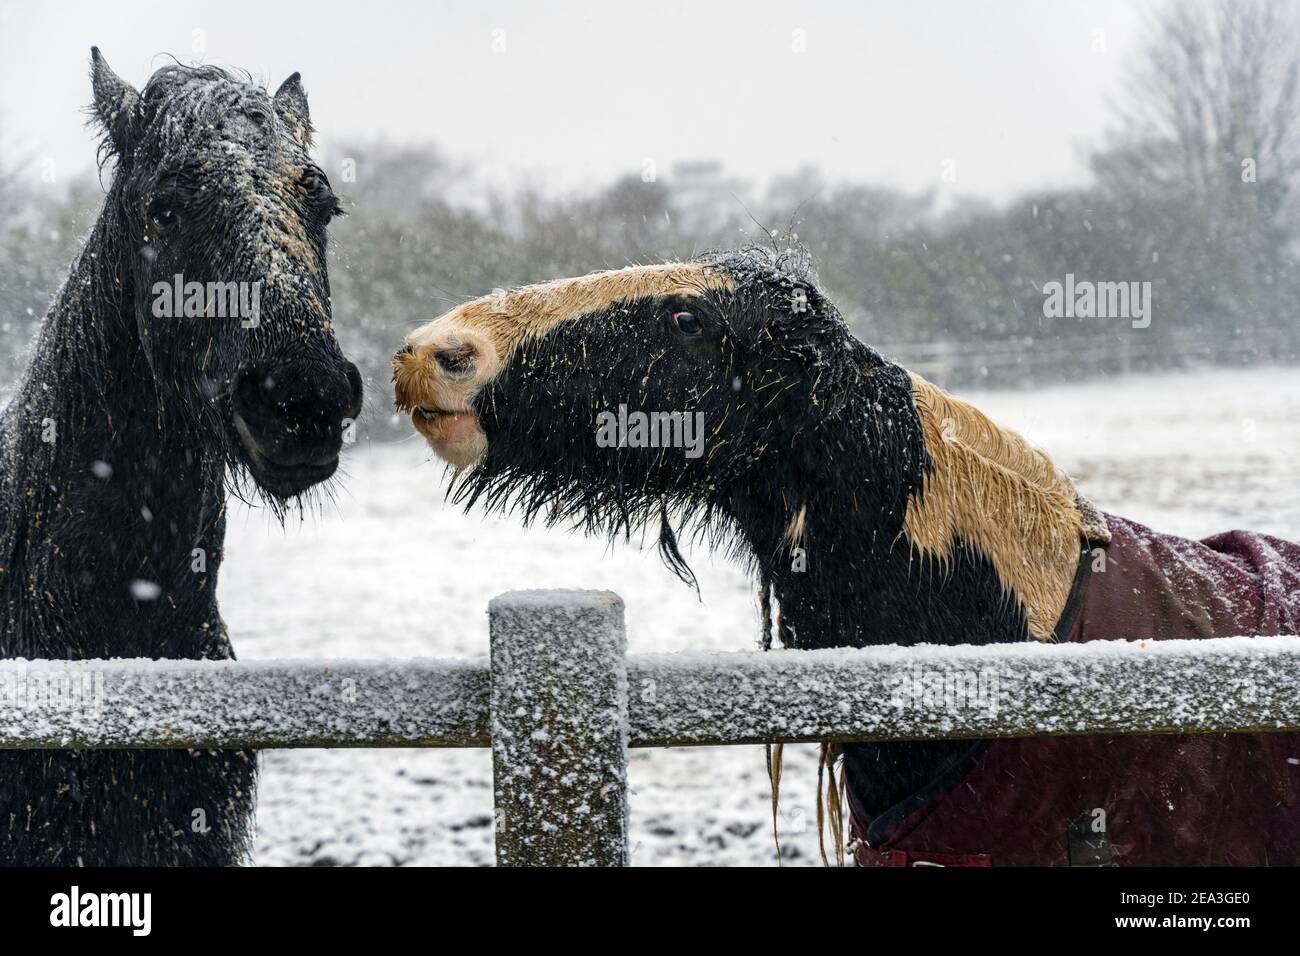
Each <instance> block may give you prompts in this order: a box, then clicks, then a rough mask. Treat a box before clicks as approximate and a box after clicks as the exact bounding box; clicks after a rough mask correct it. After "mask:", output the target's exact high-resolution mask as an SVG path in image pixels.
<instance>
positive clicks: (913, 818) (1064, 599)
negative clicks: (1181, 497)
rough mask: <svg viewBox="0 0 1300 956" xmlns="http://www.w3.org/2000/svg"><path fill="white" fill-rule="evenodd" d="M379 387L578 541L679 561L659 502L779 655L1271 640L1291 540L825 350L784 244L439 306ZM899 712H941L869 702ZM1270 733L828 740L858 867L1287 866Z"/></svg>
mask: <svg viewBox="0 0 1300 956" xmlns="http://www.w3.org/2000/svg"><path fill="white" fill-rule="evenodd" d="M394 376H395V379H396V383H397V400H398V405H399V407H400V408H402V409H405V410H408V411H410V412H411V414H412V421H413V424H414V425H415V427H416V429H417V430H419V431H420V432H421V433H422V434H423V435H424V436H425V437H426V438H427V439H428V440H429V442H430V444H431V445H432V447H433V448H434V450H435V451H436V452H437V453H438V454H439V455H440V456H442V457H443V458H444V459H446V460H447V461H448V462H450V463H451V464H452V465H454V466H456V467H457V468H458V469H460V470H461V472H462V477H461V479H460V481H459V483H458V484H457V485H456V486H455V487H457V488H458V489H459V491H458V494H459V496H460V498H461V499H462V500H464V501H466V502H467V503H473V502H474V501H480V502H483V503H485V504H486V505H487V506H488V507H490V508H491V507H501V508H505V507H509V506H518V508H519V510H521V511H522V513H523V514H524V516H525V518H528V519H530V518H533V517H535V516H536V517H541V518H543V519H547V520H550V521H553V522H562V523H576V524H578V525H580V526H583V527H585V528H586V529H587V530H589V531H592V532H595V533H600V534H619V533H625V532H628V531H632V530H635V529H637V528H639V527H641V526H643V525H645V524H647V523H650V522H654V521H656V520H658V521H659V522H660V546H661V550H662V551H663V553H664V555H665V558H666V560H667V561H668V563H669V565H670V566H671V567H673V568H674V569H675V570H677V571H678V572H679V573H681V574H683V575H684V576H687V577H689V569H687V568H686V567H685V564H684V562H683V561H682V557H681V554H680V552H679V550H678V547H677V541H676V535H675V533H674V530H673V528H672V526H671V524H670V523H669V517H670V516H673V515H681V516H683V517H684V518H685V519H686V520H687V521H690V522H693V523H694V527H695V529H696V530H697V531H698V532H699V533H702V534H705V535H708V536H710V537H711V538H712V540H713V542H714V543H715V544H718V545H724V546H730V547H731V548H732V549H733V550H734V551H735V552H736V553H737V554H738V555H739V556H741V557H742V558H743V559H744V560H746V561H747V562H748V563H749V564H750V565H751V566H752V567H753V568H754V569H755V570H756V571H757V573H758V577H759V580H760V582H761V590H762V592H763V594H764V596H765V598H764V601H763V607H764V612H765V618H766V623H767V624H768V627H767V628H765V632H766V633H767V635H768V636H767V637H765V640H770V635H771V633H772V632H773V631H775V632H776V633H777V634H779V635H780V639H781V641H782V643H784V644H785V645H786V646H790V647H799V648H811V647H827V646H858V647H861V646H866V645H873V644H891V643H896V644H917V643H931V644H959V643H961V644H986V643H991V642H1007V641H1024V640H1040V641H1052V640H1056V641H1062V642H1066V641H1082V640H1090V639H1094V638H1119V637H1126V636H1133V637H1142V638H1168V637H1175V638H1195V637H1215V636H1227V635H1241V634H1246V635H1252V634H1254V635H1258V634H1296V633H1300V545H1295V544H1291V543H1289V542H1285V541H1279V540H1277V539H1272V538H1268V537H1267V536H1265V535H1256V534H1251V533H1248V532H1231V533H1228V534H1224V535H1218V536H1216V537H1214V538H1211V539H1206V540H1205V541H1203V542H1198V541H1187V540H1183V539H1180V538H1175V537H1173V536H1170V535H1162V534H1158V533H1157V532H1154V531H1151V530H1150V529H1146V528H1143V527H1141V526H1140V525H1137V524H1135V523H1134V522H1131V521H1127V520H1126V519H1123V518H1120V517H1118V516H1114V515H1103V514H1101V513H1100V512H1098V511H1097V510H1096V509H1094V508H1093V507H1092V506H1091V505H1089V504H1088V503H1087V502H1086V501H1085V500H1084V499H1082V498H1080V497H1079V496H1078V495H1077V494H1076V493H1075V489H1074V486H1073V484H1072V482H1071V481H1070V478H1069V477H1068V475H1066V474H1065V473H1064V472H1062V471H1061V470H1060V469H1058V468H1057V467H1056V466H1055V464H1054V463H1053V462H1052V461H1051V459H1050V458H1049V457H1048V456H1047V455H1046V454H1045V453H1043V452H1042V451H1040V450H1038V449H1036V448H1034V447H1032V446H1031V445H1029V444H1028V443H1027V442H1026V441H1024V440H1023V439H1022V438H1021V437H1020V436H1018V435H1016V434H1015V433H1014V432H1012V431H1010V430H1008V429H1004V428H1001V427H999V426H997V425H996V424H994V423H993V422H991V421H990V420H989V419H987V418H986V417H985V416H984V415H982V414H981V413H980V412H979V411H978V410H977V409H975V408H974V407H972V406H971V405H969V404H967V403H965V402H962V401H960V400H958V399H955V398H952V397H951V396H948V395H946V394H944V393H943V392H942V391H940V390H939V389H938V388H935V387H934V386H933V385H931V384H930V383H929V382H926V381H925V380H924V379H922V378H920V377H919V376H916V375H912V374H909V373H908V372H907V371H906V370H905V369H903V368H901V367H899V366H898V365H896V364H894V363H892V362H890V361H888V360H887V359H886V358H884V357H883V356H881V355H880V354H879V353H878V352H876V351H874V350H873V349H871V348H870V347H868V346H867V345H865V344H863V343H862V342H860V341H858V340H857V339H856V338H854V336H853V335H852V334H851V333H850V331H849V328H848V325H847V323H845V322H844V320H843V319H842V318H841V316H840V314H839V312H838V311H837V310H836V308H835V306H834V304H833V303H832V302H831V301H830V300H829V299H828V298H827V297H826V296H825V295H824V293H823V292H822V290H821V289H820V288H819V286H818V283H817V281H816V278H815V275H814V273H813V271H812V268H811V265H810V263H809V262H808V260H807V257H806V255H805V254H804V253H803V252H802V251H800V250H792V251H789V252H784V253H780V254H778V253H775V252H770V251H767V250H764V249H748V250H741V251H737V252H730V253H719V254H714V255H708V256H704V257H702V258H700V259H699V260H696V261H692V262H684V263H672V264H668V265H659V266H638V267H633V268H629V269H622V270H618V271H614V272H604V273H596V274H593V275H589V276H582V277H578V278H573V279H562V280H559V281H556V282H551V283H547V284H544V285H537V286H528V287H525V288H521V289H517V290H514V291H512V292H508V293H501V294H498V295H494V296H490V297H488V298H484V299H478V300H475V301H472V302H467V303H465V304H463V305H461V306H460V307H458V308H456V309H454V310H452V311H451V312H449V313H447V314H446V315H444V316H442V317H440V318H438V319H436V320H434V321H433V322H431V323H430V324H428V325H426V326H425V327H423V328H421V329H419V330H417V331H415V332H414V333H412V334H411V335H410V336H409V337H408V338H407V345H406V348H405V349H403V350H402V351H401V352H399V353H398V355H397V357H396V359H395V364H394ZM769 596H770V597H774V598H775V599H776V601H775V603H776V605H777V608H778V611H777V613H775V614H772V613H771V612H770V610H769V609H770V607H771V602H770V601H769V600H768V599H767V598H768V597H769ZM940 697H941V698H943V697H944V695H942V694H941V695H940ZM904 705H906V706H917V707H933V706H941V707H949V704H948V702H947V699H946V698H944V699H943V700H939V701H935V700H934V699H932V698H931V699H927V698H926V697H925V696H924V695H920V696H914V695H903V694H901V693H900V695H899V699H898V701H897V702H893V701H882V702H881V706H882V707H889V706H904ZM952 706H979V702H977V701H967V702H965V703H954V704H953V705H952ZM945 712H946V711H945ZM1298 745H1300V735H1297V734H1238V735H1226V736H1224V735H1220V736H1205V737H1179V736H1176V735H1171V736H1161V737H1122V738H1095V737H1074V738H1054V739H1051V740H1038V739H1031V740H1007V741H996V742H988V741H976V742H971V741H925V742H903V743H894V742H883V743H860V744H851V745H846V746H845V747H844V748H843V749H842V751H841V752H842V754H843V757H844V766H845V769H846V776H847V781H848V797H849V802H850V809H851V811H852V816H853V819H854V827H855V832H856V834H857V836H858V844H857V853H858V859H859V861H860V862H862V863H864V864H870V865H880V864H885V865H891V864H897V863H900V862H902V863H906V862H909V861H911V862H917V861H920V862H943V863H945V864H947V863H961V862H966V863H971V864H987V863H988V862H989V861H992V862H995V863H999V864H1001V863H1035V864H1054V863H1061V864H1064V863H1067V862H1087V861H1094V862H1095V861H1099V860H1103V859H1109V860H1113V861H1114V862H1118V863H1130V864H1196V863H1201V864H1206V863H1264V862H1274V863H1279V862H1285V863H1290V864H1294V863H1296V862H1297V861H1300V822H1298V821H1300V816H1298V815H1297V813H1296V809H1297V807H1300V769H1297V765H1296V764H1295V763H1294V754H1295V753H1296V747H1297V746H1298ZM1098 810H1100V811H1103V813H1102V814H1101V815H1100V816H1098V815H1097V814H1096V811H1098ZM1103 818H1104V819H1105V820H1106V821H1107V827H1108V829H1107V830H1106V831H1105V837H1104V842H1105V847H1104V852H1103V848H1102V847H1101V846H1100V844H1101V843H1102V842H1103V840H1102V839H1101V838H1099V837H1097V831H1095V830H1094V829H1092V827H1093V826H1094V825H1095V823H1096V820H1098V819H1103ZM1080 819H1083V820H1085V821H1086V822H1087V824H1088V825H1087V826H1085V827H1082V828H1081V827H1080V826H1078V825H1076V824H1078V822H1079V820H1080Z"/></svg>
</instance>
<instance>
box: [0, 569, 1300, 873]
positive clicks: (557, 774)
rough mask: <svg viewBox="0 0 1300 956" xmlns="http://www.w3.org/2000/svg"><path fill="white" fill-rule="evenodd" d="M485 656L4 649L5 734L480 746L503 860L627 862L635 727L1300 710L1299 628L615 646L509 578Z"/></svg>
mask: <svg viewBox="0 0 1300 956" xmlns="http://www.w3.org/2000/svg"><path fill="white" fill-rule="evenodd" d="M489 613H490V629H491V660H490V663H486V664H485V663H477V662H472V661H468V662H467V661H439V660H429V659H419V660H389V661H346V660H339V661H316V660H283V661H240V662H235V661H174V660H170V661H143V660H112V661H97V660H96V661H22V660H8V661H0V748H29V749H53V748H73V749H80V748H87V749H92V748H100V749H102V748H109V749H113V748H127V747H132V748H134V747H146V748H159V747H162V748H176V747H203V748H208V747H251V748H257V749H268V748H280V747H489V746H490V747H492V748H493V777H494V786H495V792H496V803H497V813H496V826H497V858H498V860H499V861H500V862H502V863H606V864H608V863H614V864H618V863H626V862H627V845H628V843H627V803H626V789H627V748H628V747H629V746H631V747H661V746H670V747H671V746H700V745H706V744H751V743H759V742H765V741H773V742H775V741H785V742H803V741H822V740H840V741H844V740H888V739H896V740H912V739H938V738H987V737H1031V736H1042V735H1052V734H1136V733H1216V732H1243V731H1249V732H1255V731H1275V730H1276V731H1280V730H1298V729H1300V640H1296V639H1295V638H1287V637H1259V638H1221V639H1217V640H1195V641H1159V642H1137V641H1106V642H1092V643H1088V644H1080V645H1037V644H1014V645H995V646H984V647H974V646H957V647H930V646H925V647H909V648H902V647H879V648H870V649H863V650H830V651H772V652H769V653H766V654H761V653H710V654H656V655H634V656H631V657H628V656H626V654H625V639H624V627H623V603H622V601H621V600H620V599H619V598H618V597H617V596H616V595H614V594H610V593H608V592H591V591H577V592H544V591H533V592H513V593H511V594H506V595H502V596H501V597H498V598H496V599H495V600H494V601H493V602H492V604H491V607H490V611H489Z"/></svg>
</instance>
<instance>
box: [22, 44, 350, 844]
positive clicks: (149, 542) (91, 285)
mask: <svg viewBox="0 0 1300 956" xmlns="http://www.w3.org/2000/svg"><path fill="white" fill-rule="evenodd" d="M91 60H92V65H91V80H92V84H93V89H94V118H95V121H96V122H97V123H98V124H99V125H100V127H101V128H102V131H103V139H102V145H101V161H110V162H112V163H113V164H114V171H113V176H112V185H111V186H110V187H109V189H108V191H107V195H106V197H105V201H104V206H103V209H102V211H101V212H100V215H99V217H98V220H97V221H96V223H95V225H94V228H93V229H92V231H91V233H90V235H89V237H88V238H87V240H86V242H85V246H84V248H83V250H82V252H81V254H80V256H79V257H78V259H77V261H76V263H75V265H74V266H73V269H72V273H71V275H70V276H69V277H68V279H67V281H66V282H65V283H64V285H63V288H62V289H61V290H60V291H59V293H58V295H57V296H56V298H55V300H54V302H53V305H52V306H51V308H50V310H49V312H48V313H47V315H46V317H45V320H44V323H43V325H42V327H41V329H40V332H39V335H38V339H37V341H36V343H35V346H34V353H33V356H32V359H31V362H30V366H29V368H28V370H27V373H26V376H25V380H24V383H23V385H22V387H21V390H20V391H19V392H18V393H17V394H16V395H15V397H14V398H13V400H12V402H11V403H10V405H9V406H8V408H7V409H5V411H4V415H3V418H2V419H0V657H6V658H15V657H26V658H61V659H81V658H100V657H145V658H188V659H198V658H206V659H224V658H231V657H233V656H234V655H233V652H232V650H231V646H230V642H229V639H228V637H227V634H226V629H225V627H224V625H223V623H222V620H221V616H220V614H219V613H218V610H217V603H216V586H217V571H218V568H219V566H220V563H221V558H222V543H223V538H224V534H225V508H226V496H227V492H228V491H229V490H231V488H232V487H233V489H234V490H235V491H236V492H237V493H243V494H246V493H253V494H260V496H261V497H262V498H263V499H264V500H265V501H266V502H267V503H268V504H269V505H270V506H271V507H272V508H273V509H275V511H276V512H277V513H278V514H280V515H283V514H284V513H285V510H286V509H287V507H289V506H290V504H291V503H293V502H294V501H296V500H300V496H301V495H302V494H303V493H304V492H306V491H307V490H308V489H309V488H311V487H312V486H313V485H315V484H317V483H318V482H321V481H323V480H325V479H327V478H329V477H330V476H331V475H332V474H333V473H334V470H335V468H336V467H337V464H338V457H339V452H340V450H341V447H342V444H343V439H344V434H345V431H346V429H347V428H348V427H349V425H350V424H351V422H352V421H353V420H354V419H355V417H356V416H357V414H358V413H359V411H360V406H361V391H362V388H361V379H360V376H359V374H358V372H357V369H356V367H355V366H354V365H352V364H351V363H350V362H348V361H346V360H345V359H344V357H343V355H342V353H341V352H340V350H339V347H338V344H337V342H336V340H335V337H334V332H333V330H332V328H331V315H330V289H329V277H328V275H327V272H326V261H325V246H326V226H327V224H328V223H329V221H330V219H331V218H333V217H334V216H335V215H338V214H339V213H340V208H339V203H338V200H337V199H336V197H335V195H334V193H333V192H332V191H331V189H330V184H329V181H328V180H327V179H326V177H325V175H324V173H322V172H321V170H320V169H319V168H318V167H317V166H316V165H315V164H314V163H313V162H312V160H311V158H310V157H309V150H310V147H311V133H312V128H311V122H310V118H309V115H308V110H307V100H306V96H305V95H304V93H303V89H302V86H301V85H300V82H299V77H298V75H297V74H294V75H293V76H291V77H290V78H289V79H288V80H286V81H285V83H284V84H283V85H282V86H281V87H280V89H279V90H278V92H276V94H275V96H274V97H271V96H269V95H268V94H267V93H266V91H265V90H263V89H262V88H261V87H259V86H256V85H254V84H252V83H251V82H248V81H247V80H246V79H244V78H241V77H238V76H236V75H234V74H232V73H229V72H227V71H224V70H221V69H218V68H215V67H211V66H196V67H188V66H181V65H173V66H167V67H165V68H163V69H160V70H158V71H157V72H156V73H155V74H154V75H153V77H152V78H151V79H150V80H149V82H148V84H147V85H146V86H145V88H144V89H143V91H137V90H135V89H134V88H132V87H131V86H130V85H129V84H127V83H125V82H124V81H123V80H121V79H120V78H118V77H117V76H116V75H115V74H114V73H113V72H112V70H110V69H109V67H108V65H107V64H106V63H105V62H104V59H103V58H102V57H101V56H100V54H99V51H98V50H92V51H91ZM249 476H251V483H250V482H249V480H248V478H249ZM255 778H256V760H255V754H253V753H251V752H243V751H236V752H215V751H203V752H198V751H140V752H136V751H116V752H114V751H91V752H24V751H13V750H6V751H0V863H5V864H54V865H78V864H83V865H88V866H90V865H110V864H229V863H236V862H239V861H240V860H242V859H245V858H246V857H247V854H248V849H249V842H250V835H251V823H252V812H253V790H254V784H255Z"/></svg>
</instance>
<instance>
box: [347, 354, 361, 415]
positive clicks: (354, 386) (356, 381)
mask: <svg viewBox="0 0 1300 956" xmlns="http://www.w3.org/2000/svg"><path fill="white" fill-rule="evenodd" d="M346 374H347V377H348V387H349V388H350V389H351V390H352V394H351V399H350V400H349V402H348V407H347V408H346V409H344V414H343V418H344V419H345V420H347V419H351V420H353V421H355V420H356V418H357V416H358V415H360V414H361V400H362V397H363V396H364V395H365V386H364V385H363V384H362V382H361V371H360V370H359V369H358V368H357V367H356V365H354V364H353V363H351V362H348V363H347V369H346Z"/></svg>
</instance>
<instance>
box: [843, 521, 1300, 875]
mask: <svg viewBox="0 0 1300 956" xmlns="http://www.w3.org/2000/svg"><path fill="white" fill-rule="evenodd" d="M1106 520H1107V524H1108V525H1109V527H1110V531H1111V541H1110V543H1109V544H1108V545H1106V546H1105V565H1104V570H1101V569H1100V568H1099V569H1098V571H1096V572H1092V573H1090V574H1089V576H1088V580H1087V582H1086V585H1084V586H1083V587H1082V588H1081V589H1079V590H1078V591H1077V592H1076V599H1074V600H1072V601H1071V602H1070V605H1069V606H1067V608H1066V610H1065V612H1064V614H1063V615H1062V621H1061V624H1060V626H1058V628H1057V634H1058V635H1059V634H1063V633H1068V638H1067V639H1068V640H1070V641H1091V640H1097V639H1115V638H1127V637H1132V638H1152V639H1157V640H1159V639H1169V638H1200V637H1229V636H1234V635H1268V634H1290V635H1294V634H1300V544H1293V543H1291V542H1287V541H1282V540H1279V539H1277V538H1273V537H1270V536H1268V535H1263V534H1254V533H1250V532H1244V531H1230V532H1228V533H1226V534H1219V535H1215V536H1214V537H1211V538H1206V539H1205V540H1203V541H1191V540H1188V539H1185V538H1178V537H1174V536H1172V535H1165V534H1159V533H1157V532H1154V531H1151V530H1150V529H1148V528H1144V527H1143V526H1142V525H1139V524H1136V523H1134V522H1132V521H1127V520H1125V519H1123V518H1117V517H1114V516H1111V515H1107V516H1106ZM851 799H852V798H851V796H850V801H851ZM851 811H852V817H853V836H854V839H855V841H856V842H855V844H854V846H855V854H856V857H857V861H858V863H859V864H860V865H863V866H912V865H926V864H930V865H948V866H951V865H958V866H962V865H964V866H999V865H1046V866H1067V865H1071V864H1073V865H1104V864H1115V865H1121V866H1144V865H1147V866H1151V865H1154V866H1180V865H1181V866H1188V865H1192V866H1194V865H1227V866H1243V865H1246V866H1249V865H1267V864H1273V865H1287V864H1289V865H1296V864H1300V734H1298V733H1278V734H1213V735H1174V736H1147V737H1053V738H1039V739H1020V740H997V741H992V742H980V743H977V744H974V745H973V746H972V748H971V750H970V751H969V752H968V753H967V754H966V756H965V757H964V758H963V759H962V760H961V761H959V762H958V763H957V765H955V766H953V767H952V768H951V770H950V772H949V773H948V774H947V775H946V776H945V778H944V779H941V780H938V781H935V782H934V783H933V784H932V785H931V786H930V787H928V788H926V790H924V791H922V792H921V793H918V794H916V795H914V796H913V797H911V798H909V799H908V800H905V801H903V802H902V803H900V804H899V805H898V806H896V807H894V808H892V809H891V810H889V811H887V812H885V813H883V814H881V815H880V816H878V817H876V818H875V819H867V818H866V817H865V816H864V815H863V814H862V813H861V812H860V811H859V809H858V808H857V807H856V806H852V805H851Z"/></svg>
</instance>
